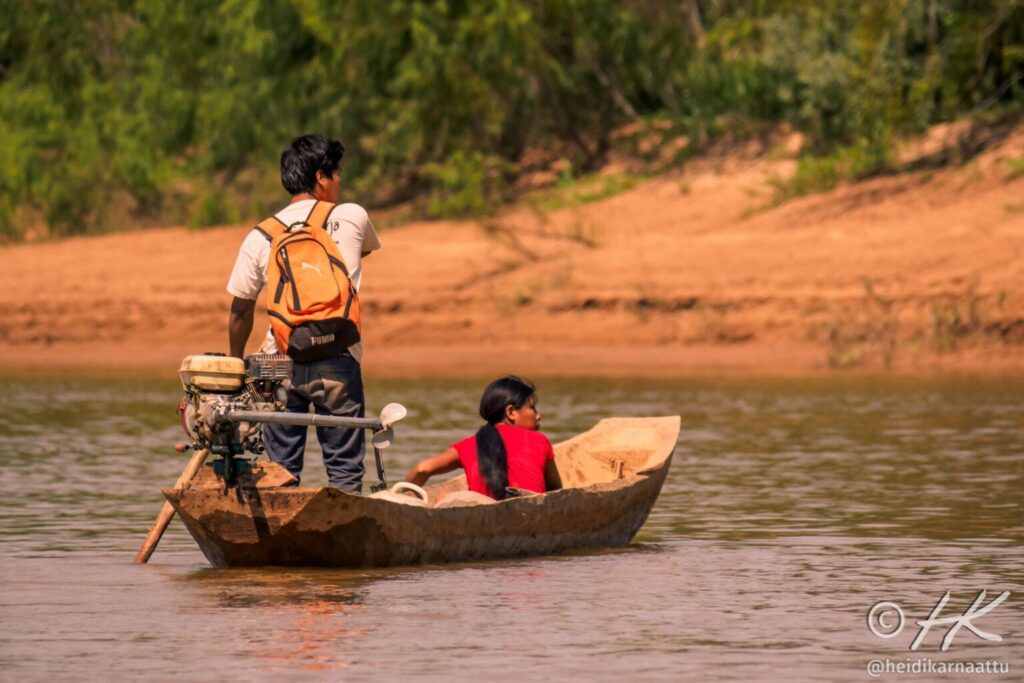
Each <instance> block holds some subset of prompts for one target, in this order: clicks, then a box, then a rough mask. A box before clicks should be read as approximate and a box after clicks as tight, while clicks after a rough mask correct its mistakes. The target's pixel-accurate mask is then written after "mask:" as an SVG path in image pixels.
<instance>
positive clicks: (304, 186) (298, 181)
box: [281, 135, 345, 195]
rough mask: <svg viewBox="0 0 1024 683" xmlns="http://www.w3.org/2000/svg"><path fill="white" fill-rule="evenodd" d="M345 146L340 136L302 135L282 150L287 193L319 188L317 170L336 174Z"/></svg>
mask: <svg viewBox="0 0 1024 683" xmlns="http://www.w3.org/2000/svg"><path fill="white" fill-rule="evenodd" d="M344 154H345V147H344V145H342V144H341V142H339V141H338V140H331V139H328V138H325V137H324V136H323V135H303V136H302V137H299V138H295V139H294V140H292V144H291V145H289V146H288V148H287V149H286V150H284V151H283V152H281V184H282V185H284V189H286V190H288V194H290V195H297V194H302V193H303V192H308V193H310V194H312V192H313V190H315V189H316V172H317V171H322V172H323V174H324V175H326V176H332V175H334V172H335V171H336V170H338V166H340V165H341V157H342V156H344Z"/></svg>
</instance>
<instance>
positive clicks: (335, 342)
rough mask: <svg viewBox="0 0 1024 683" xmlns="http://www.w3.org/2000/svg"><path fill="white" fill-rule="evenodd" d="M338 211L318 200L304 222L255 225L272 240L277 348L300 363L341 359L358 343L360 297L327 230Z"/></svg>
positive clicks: (270, 278)
mask: <svg viewBox="0 0 1024 683" xmlns="http://www.w3.org/2000/svg"><path fill="white" fill-rule="evenodd" d="M334 207H335V205H334V204H331V203H330V202H321V201H317V202H316V203H315V204H314V205H313V209H312V210H311V211H310V213H309V216H308V217H307V218H306V220H305V221H303V222H301V223H294V224H292V225H290V226H289V225H285V224H284V223H282V222H281V221H280V220H278V219H277V217H276V216H272V217H270V218H268V219H267V220H265V221H263V222H262V223H260V224H259V225H257V226H256V230H258V231H259V232H260V233H262V234H263V236H264V237H266V238H267V239H268V240H270V259H269V261H268V263H267V314H268V315H269V316H270V327H271V329H272V330H273V332H274V338H275V339H276V340H277V347H278V349H279V350H280V351H281V352H283V353H287V354H288V355H289V356H291V357H292V359H293V360H295V361H297V362H300V363H310V362H313V361H317V360H323V359H325V358H334V357H337V356H340V355H342V354H344V353H345V352H346V350H347V349H348V347H349V346H351V345H352V344H355V343H356V342H358V341H359V339H360V325H359V296H358V295H357V294H356V290H355V287H353V285H352V282H351V281H350V280H349V276H348V269H347V268H345V262H344V261H342V260H341V253H340V252H339V251H338V245H336V244H335V243H334V240H333V239H331V236H330V234H328V232H327V231H326V230H325V229H324V225H325V224H326V223H327V218H328V216H330V214H331V210H332V209H334Z"/></svg>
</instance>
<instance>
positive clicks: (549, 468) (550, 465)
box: [544, 460, 562, 491]
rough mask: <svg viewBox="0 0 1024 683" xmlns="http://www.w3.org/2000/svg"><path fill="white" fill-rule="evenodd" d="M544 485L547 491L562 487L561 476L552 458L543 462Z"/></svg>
mask: <svg viewBox="0 0 1024 683" xmlns="http://www.w3.org/2000/svg"><path fill="white" fill-rule="evenodd" d="M544 487H545V488H546V489H547V490H548V491H557V490H558V489H560V488H562V476H561V475H560V474H559V473H558V468H557V467H556V466H555V461H554V460H548V461H547V462H546V463H544Z"/></svg>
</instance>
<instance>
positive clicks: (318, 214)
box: [306, 201, 337, 228]
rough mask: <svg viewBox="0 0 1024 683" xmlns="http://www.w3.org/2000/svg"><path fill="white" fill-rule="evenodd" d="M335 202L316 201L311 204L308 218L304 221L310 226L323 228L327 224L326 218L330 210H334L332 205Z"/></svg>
mask: <svg viewBox="0 0 1024 683" xmlns="http://www.w3.org/2000/svg"><path fill="white" fill-rule="evenodd" d="M335 206H337V204H332V203H331V202H321V201H318V202H317V203H316V204H314V205H313V210H312V211H310V213H309V218H307V219H306V223H308V224H309V226H310V227H312V228H323V227H325V226H326V225H327V219H328V218H329V217H330V215H331V211H334V207H335Z"/></svg>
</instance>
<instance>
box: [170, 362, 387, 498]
mask: <svg viewBox="0 0 1024 683" xmlns="http://www.w3.org/2000/svg"><path fill="white" fill-rule="evenodd" d="M178 374H179V375H180V376H181V385H182V387H184V389H185V397H184V398H183V399H182V401H181V403H180V404H178V413H179V414H180V415H181V426H182V428H183V429H184V430H185V433H186V434H187V435H188V438H189V441H191V446H186V447H183V449H184V448H188V447H191V448H195V449H200V448H205V449H208V450H209V451H210V452H211V453H213V454H215V455H219V456H221V459H220V460H217V461H214V462H213V467H214V471H216V472H217V474H218V475H219V476H222V477H223V478H224V482H225V484H226V485H227V486H230V485H231V484H232V482H233V481H234V478H235V475H236V474H238V473H239V472H244V471H246V470H247V469H248V468H249V466H250V459H248V458H245V457H244V456H245V453H246V452H249V453H251V454H252V455H253V456H258V455H260V454H263V453H265V452H266V448H265V447H264V445H263V430H262V429H261V425H262V424H263V423H266V422H273V423H277V424H291V425H307V426H316V427H356V428H361V429H371V430H373V432H374V433H373V438H372V439H371V441H370V442H371V444H372V445H373V450H374V455H375V456H376V459H377V474H378V476H379V477H380V483H379V484H377V485H376V486H374V487H373V490H375V491H376V490H381V489H384V488H387V482H386V481H385V477H384V463H383V459H382V457H381V452H380V451H381V449H382V448H386V447H388V446H389V445H391V442H392V441H393V440H394V430H392V428H391V427H392V425H393V424H394V423H395V422H398V421H399V420H401V419H402V418H403V417H405V415H406V409H405V406H403V405H401V404H400V403H389V404H388V405H386V406H384V409H383V410H382V411H381V413H380V417H379V418H362V417H358V418H357V417H340V416H335V415H314V414H309V413H288V412H285V406H286V404H287V402H288V396H287V389H288V387H289V385H290V383H291V376H292V359H291V358H289V357H288V356H286V355H284V354H254V355H251V356H246V358H245V360H244V361H243V360H242V359H241V358H234V357H232V356H225V355H223V354H219V353H206V354H203V355H198V356H186V357H185V359H184V360H183V361H182V362H181V367H179V368H178Z"/></svg>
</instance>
